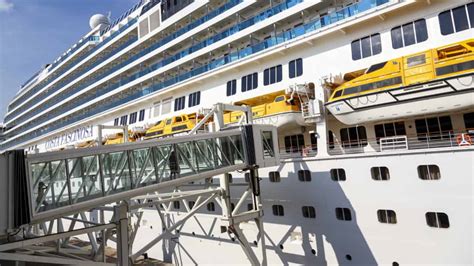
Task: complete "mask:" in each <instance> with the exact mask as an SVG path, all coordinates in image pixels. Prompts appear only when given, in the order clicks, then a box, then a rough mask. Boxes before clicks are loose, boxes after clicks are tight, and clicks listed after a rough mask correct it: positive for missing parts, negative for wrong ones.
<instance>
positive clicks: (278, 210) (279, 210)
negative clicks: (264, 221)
mask: <svg viewBox="0 0 474 266" xmlns="http://www.w3.org/2000/svg"><path fill="white" fill-rule="evenodd" d="M272 210H273V215H275V216H284V215H285V210H284V209H283V206H282V205H273V206H272Z"/></svg>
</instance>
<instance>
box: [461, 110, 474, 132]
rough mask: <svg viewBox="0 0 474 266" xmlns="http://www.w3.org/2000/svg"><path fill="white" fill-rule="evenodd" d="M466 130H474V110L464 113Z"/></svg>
mask: <svg viewBox="0 0 474 266" xmlns="http://www.w3.org/2000/svg"><path fill="white" fill-rule="evenodd" d="M463 118H464V126H465V127H466V130H474V112H473V113H467V114H464V115H463Z"/></svg>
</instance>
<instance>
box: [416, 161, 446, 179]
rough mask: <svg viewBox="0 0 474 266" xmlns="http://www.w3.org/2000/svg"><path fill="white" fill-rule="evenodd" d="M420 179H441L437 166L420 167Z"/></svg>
mask: <svg viewBox="0 0 474 266" xmlns="http://www.w3.org/2000/svg"><path fill="white" fill-rule="evenodd" d="M418 177H419V178H420V179H423V180H439V179H440V178H441V173H440V171H439V167H438V166H437V165H434V164H430V165H419V166H418Z"/></svg>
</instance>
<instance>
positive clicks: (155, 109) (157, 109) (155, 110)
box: [153, 102, 161, 117]
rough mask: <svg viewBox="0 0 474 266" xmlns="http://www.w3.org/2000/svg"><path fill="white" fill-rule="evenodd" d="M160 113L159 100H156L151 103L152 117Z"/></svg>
mask: <svg viewBox="0 0 474 266" xmlns="http://www.w3.org/2000/svg"><path fill="white" fill-rule="evenodd" d="M160 114H161V102H156V103H154V104H153V117H157V116H160Z"/></svg>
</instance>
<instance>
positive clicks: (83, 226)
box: [0, 105, 279, 265]
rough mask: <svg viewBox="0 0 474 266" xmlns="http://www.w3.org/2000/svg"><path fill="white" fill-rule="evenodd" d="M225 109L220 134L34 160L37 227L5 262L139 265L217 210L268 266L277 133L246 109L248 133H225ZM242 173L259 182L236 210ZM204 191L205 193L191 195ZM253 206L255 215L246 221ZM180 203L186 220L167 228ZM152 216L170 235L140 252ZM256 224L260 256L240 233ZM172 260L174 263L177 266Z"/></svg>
mask: <svg viewBox="0 0 474 266" xmlns="http://www.w3.org/2000/svg"><path fill="white" fill-rule="evenodd" d="M225 107H226V106H225V105H218V106H216V107H215V108H213V109H212V110H213V111H212V112H213V113H214V114H213V115H219V117H216V118H215V119H214V121H216V124H217V126H216V127H214V128H217V129H219V131H216V132H209V133H202V134H191V135H186V136H178V137H173V138H165V139H159V140H148V141H140V142H135V143H123V144H117V145H110V146H97V147H90V148H83V149H74V150H64V151H58V152H49V153H40V154H29V155H27V156H26V159H25V167H26V173H27V175H26V176H27V186H28V188H27V190H28V194H29V197H25V198H28V199H29V202H28V205H29V210H30V211H29V212H30V222H29V223H28V224H25V225H21V226H19V228H15V229H16V230H18V231H21V232H22V234H18V232H17V234H16V235H15V237H13V239H10V241H8V242H7V243H3V244H0V259H3V260H18V261H35V262H48V263H57V264H80V265H131V264H132V263H133V262H134V261H136V260H137V259H138V258H141V257H142V255H144V254H146V252H147V251H148V250H149V249H151V248H152V247H153V246H155V245H156V244H157V243H158V242H160V241H164V240H165V239H169V238H170V237H173V236H174V235H176V234H179V230H180V229H181V228H182V226H183V225H184V223H185V222H186V220H188V219H189V218H190V217H193V216H195V215H196V214H197V212H198V211H199V209H200V208H202V207H203V206H206V205H207V203H209V202H211V201H215V202H217V203H218V205H219V206H220V207H221V210H222V213H220V214H219V216H220V219H221V222H222V224H223V225H224V226H222V227H221V231H222V232H227V233H229V234H230V235H232V237H234V238H235V239H237V240H238V242H239V244H240V246H241V247H242V249H243V251H244V253H245V254H246V256H247V257H248V259H249V262H250V263H251V264H253V265H265V264H266V252H265V242H264V241H265V237H263V236H264V230H263V221H262V217H263V208H262V200H261V198H260V186H259V177H258V168H261V167H268V166H275V165H278V164H279V151H278V143H277V140H278V137H277V131H276V128H275V127H273V126H270V125H253V124H251V111H250V108H246V107H242V108H243V111H245V113H246V114H247V118H248V120H247V122H248V123H247V124H246V125H242V126H239V127H234V128H225V127H224V126H223V123H222V121H223V120H222V114H223V111H224V110H225ZM235 108H236V107H235V106H233V107H231V109H232V110H235ZM239 108H240V107H239ZM209 116H210V115H209ZM209 116H206V117H209ZM198 126H202V123H201V124H199V125H198ZM194 132H196V130H194V131H193V132H192V133H194ZM233 171H248V172H249V177H250V178H249V180H248V188H247V189H246V190H245V191H244V193H243V194H242V195H241V197H240V200H239V202H238V203H237V205H236V206H231V203H230V186H231V185H230V182H229V178H230V177H229V176H230V175H229V173H230V172H233ZM216 176H217V177H219V184H218V185H215V184H213V185H211V183H210V182H209V180H210V179H211V178H213V177H216ZM195 182H196V183H200V184H203V186H200V187H199V186H190V187H191V188H189V186H188V187H186V186H187V185H189V184H191V183H195ZM183 187H186V189H184V190H183V189H182V188H183ZM248 198H250V199H251V200H252V206H253V209H251V210H249V211H243V212H241V211H240V207H241V205H243V203H244V202H245V200H247V199H248ZM189 199H194V200H195V203H194V206H191V207H188V204H186V203H187V200H189ZM176 201H183V203H185V206H186V210H187V213H186V215H184V216H183V217H182V218H181V220H173V222H172V223H170V221H169V220H168V221H165V219H166V217H168V216H167V212H168V213H169V212H170V211H171V203H173V202H176ZM233 207H234V208H233ZM143 208H153V209H156V211H157V212H158V214H159V217H160V219H161V220H162V224H163V228H162V229H163V230H160V232H157V236H156V238H154V239H153V240H152V241H150V242H149V243H146V244H144V245H142V246H137V245H134V243H135V242H136V241H135V238H136V235H137V230H139V227H140V221H141V219H142V216H143V211H142V210H143ZM248 221H252V222H255V225H256V227H257V232H258V235H257V239H259V240H258V241H259V244H258V247H259V250H260V254H256V253H255V252H254V251H253V249H252V248H251V246H250V244H249V242H248V240H247V239H246V238H245V235H244V234H243V232H242V230H241V229H240V227H239V224H240V223H242V222H248ZM12 230H13V229H12ZM78 235H84V236H86V237H85V238H86V239H87V240H88V243H89V244H90V250H87V251H85V250H83V249H80V248H78V247H77V246H75V243H73V242H72V241H71V240H72V239H73V238H72V237H73V236H78ZM51 243H54V244H53V245H51ZM108 243H111V245H112V246H114V247H115V248H116V250H117V256H116V260H115V261H111V260H110V258H107V256H106V254H105V253H106V252H105V250H106V247H107V246H108ZM135 244H136V243H135ZM170 252H171V251H170ZM164 260H165V261H167V262H171V257H167V258H164Z"/></svg>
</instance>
